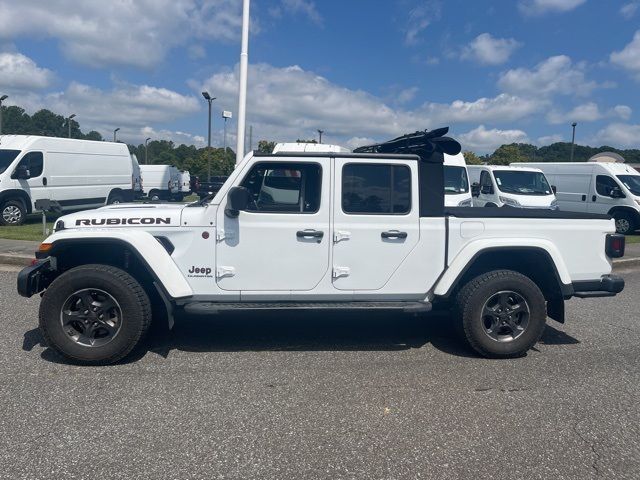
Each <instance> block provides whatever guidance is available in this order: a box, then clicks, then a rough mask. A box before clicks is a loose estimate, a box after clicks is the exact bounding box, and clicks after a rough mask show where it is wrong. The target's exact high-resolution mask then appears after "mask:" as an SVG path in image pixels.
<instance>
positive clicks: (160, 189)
mask: <svg viewBox="0 0 640 480" xmlns="http://www.w3.org/2000/svg"><path fill="white" fill-rule="evenodd" d="M140 172H141V173H142V180H143V182H144V189H145V191H146V192H147V196H148V197H149V198H150V199H151V200H170V199H171V198H173V197H174V196H175V195H176V194H178V192H179V188H180V186H179V170H178V169H177V168H176V167H174V166H173V165H140Z"/></svg>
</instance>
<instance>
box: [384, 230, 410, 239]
mask: <svg viewBox="0 0 640 480" xmlns="http://www.w3.org/2000/svg"><path fill="white" fill-rule="evenodd" d="M380 236H381V237H382V238H402V239H405V238H407V236H408V235H407V232H399V231H398V230H389V231H388V232H382V233H381V234H380Z"/></svg>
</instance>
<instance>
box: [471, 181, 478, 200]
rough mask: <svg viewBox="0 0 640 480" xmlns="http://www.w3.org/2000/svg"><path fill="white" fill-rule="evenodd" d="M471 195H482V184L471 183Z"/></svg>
mask: <svg viewBox="0 0 640 480" xmlns="http://www.w3.org/2000/svg"><path fill="white" fill-rule="evenodd" d="M471 196H472V197H479V196H480V185H478V184H477V183H474V184H473V185H471Z"/></svg>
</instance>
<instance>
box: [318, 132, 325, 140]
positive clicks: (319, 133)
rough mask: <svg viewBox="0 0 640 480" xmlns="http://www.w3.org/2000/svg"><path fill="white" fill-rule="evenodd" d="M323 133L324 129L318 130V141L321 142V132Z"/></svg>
mask: <svg viewBox="0 0 640 480" xmlns="http://www.w3.org/2000/svg"><path fill="white" fill-rule="evenodd" d="M323 133H324V130H318V135H319V137H320V141H319V142H318V143H322V134H323Z"/></svg>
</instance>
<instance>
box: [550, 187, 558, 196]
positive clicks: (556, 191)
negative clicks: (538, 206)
mask: <svg viewBox="0 0 640 480" xmlns="http://www.w3.org/2000/svg"><path fill="white" fill-rule="evenodd" d="M551 191H552V192H553V194H554V195H555V194H556V193H558V187H556V186H555V185H551Z"/></svg>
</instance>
